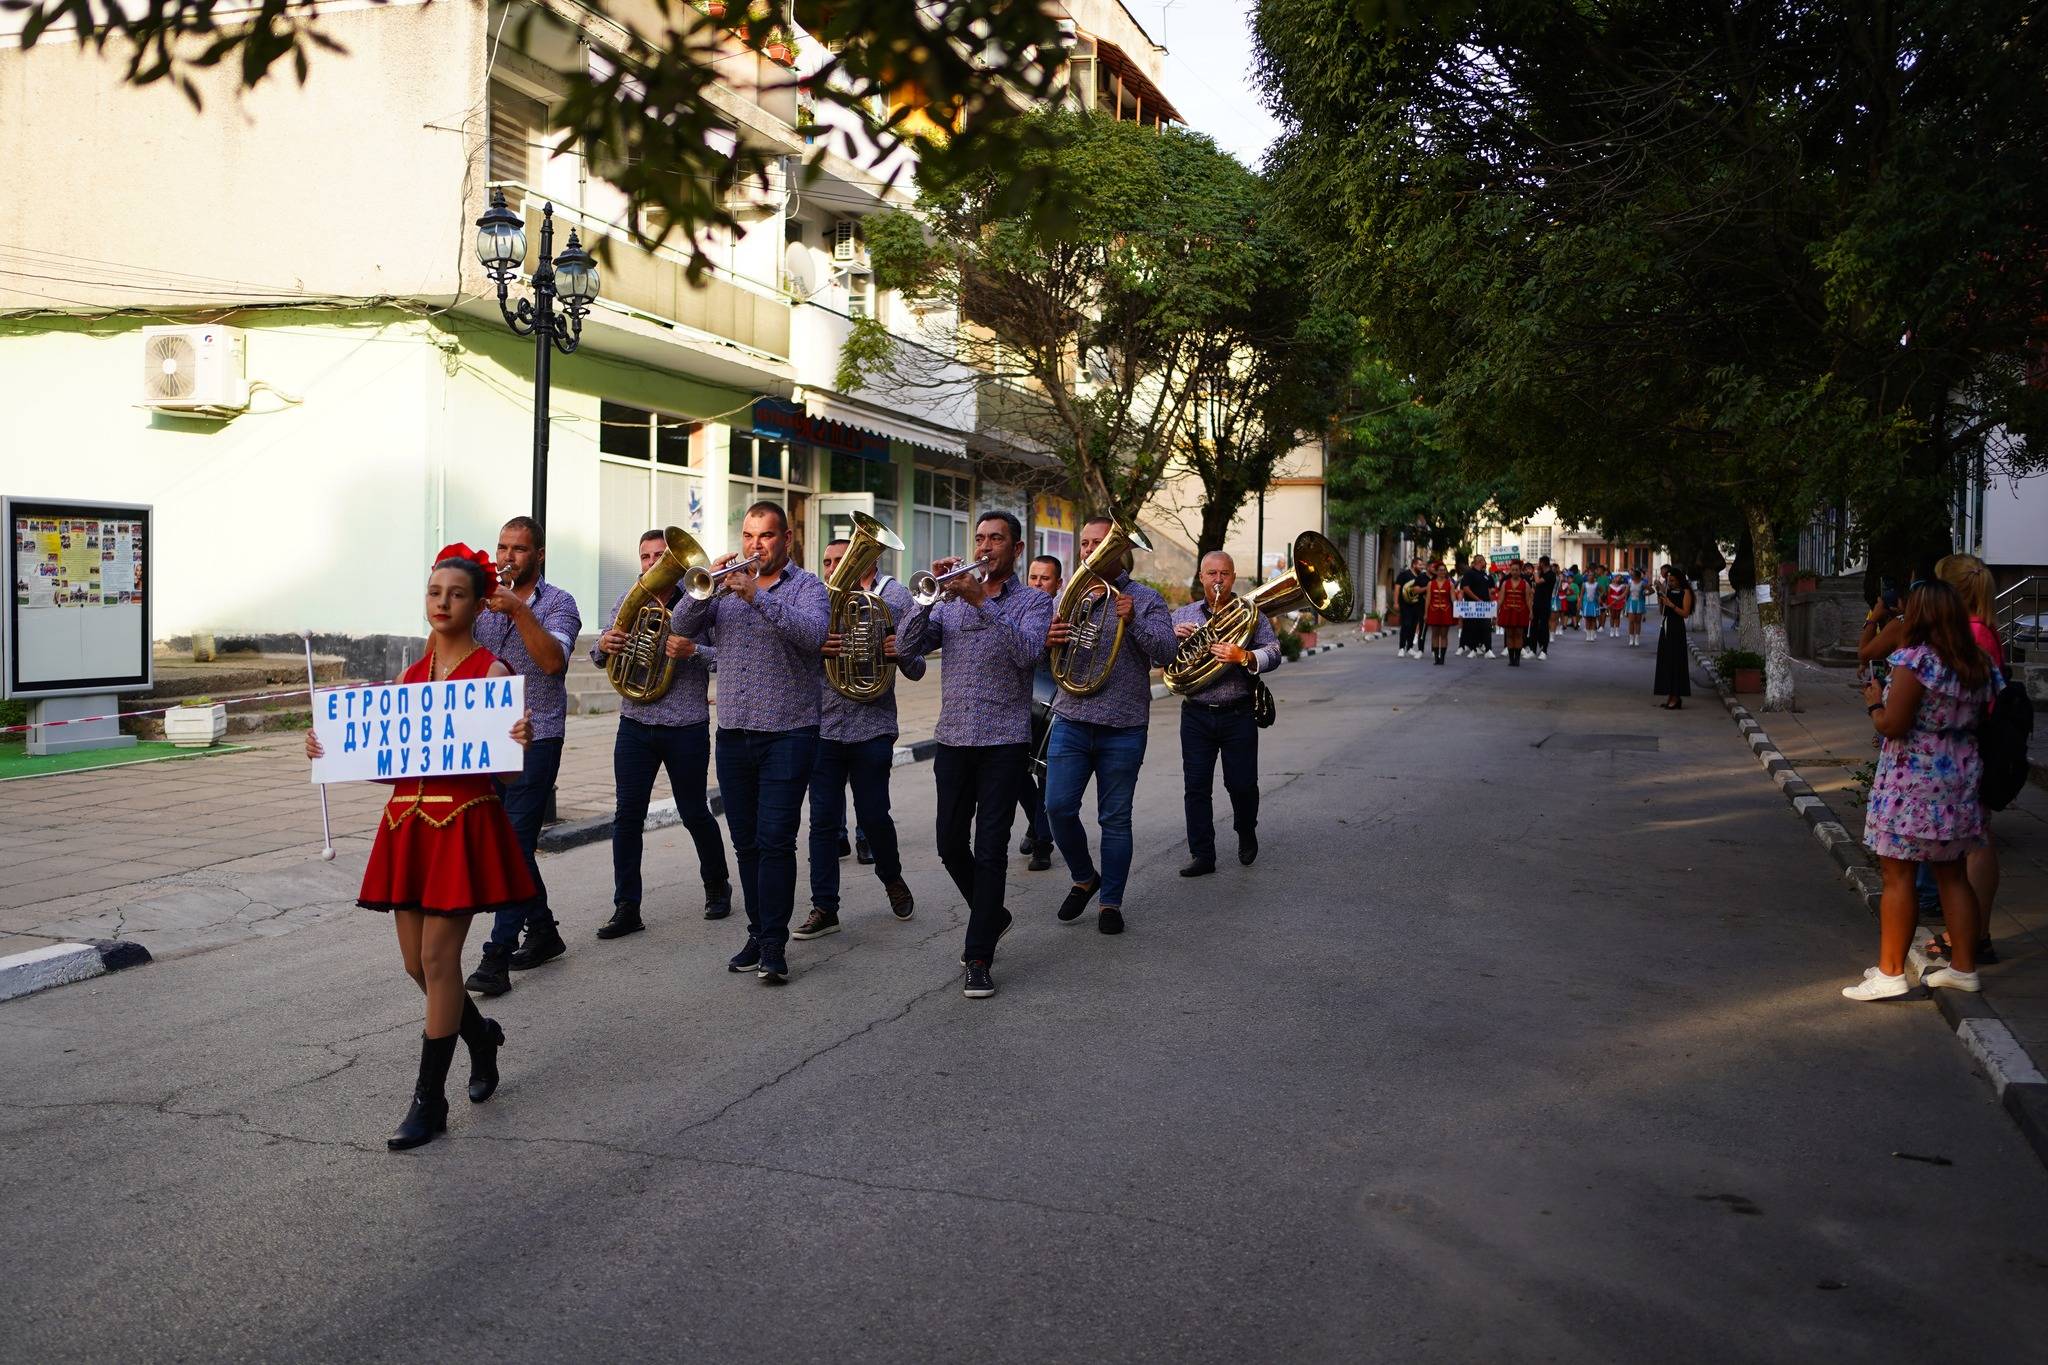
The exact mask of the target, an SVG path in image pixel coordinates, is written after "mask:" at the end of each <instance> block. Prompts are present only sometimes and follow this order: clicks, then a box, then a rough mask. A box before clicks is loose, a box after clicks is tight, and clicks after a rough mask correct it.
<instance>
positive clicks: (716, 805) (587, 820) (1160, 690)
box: [0, 640, 1344, 1000]
mask: <svg viewBox="0 0 2048 1365" xmlns="http://www.w3.org/2000/svg"><path fill="white" fill-rule="evenodd" d="M1342 648H1344V642H1343V641H1342V640H1337V641H1333V642H1331V643H1329V644H1319V645H1316V646H1315V647H1314V648H1313V649H1304V650H1303V651H1302V652H1301V657H1302V658H1304V659H1306V658H1308V657H1309V656H1310V655H1312V654H1326V653H1328V652H1329V651H1330V650H1333V649H1342ZM1172 695H1173V694H1172V693H1171V692H1170V691H1168V690H1167V686H1166V684H1165V683H1153V684H1152V700H1154V701H1164V700H1165V699H1166V698H1168V697H1170V696H1172ZM938 751H939V742H938V741H937V740H936V739H920V740H914V741H912V742H911V743H909V744H899V745H897V746H896V752H895V761H894V762H893V763H892V764H891V766H892V767H897V768H901V767H905V766H907V765H909V764H912V763H929V762H931V760H932V756H933V755H934V754H936V753H938ZM708 801H709V803H710V806H711V814H712V815H713V816H714V817H715V816H720V815H723V814H725V802H724V801H723V799H721V798H720V796H719V794H718V789H717V788H716V787H713V788H712V789H711V791H710V793H709V796H708ZM613 820H614V817H613V816H610V815H591V816H586V817H584V818H583V819H581V820H564V821H561V822H560V823H557V824H553V825H549V826H548V827H547V828H546V829H543V830H542V831H541V832H540V843H539V849H540V851H541V852H542V853H566V852H568V851H569V850H570V849H572V848H581V847H583V846H584V845H585V844H595V843H600V842H603V841H605V840H609V839H610V838H611V837H612V824H613ZM681 821H682V817H681V816H679V815H677V814H676V803H675V798H674V797H668V798H665V799H663V800H660V801H656V802H653V803H651V804H650V805H649V806H648V807H647V823H646V824H645V825H644V826H642V828H644V829H646V830H649V831H652V830H657V829H667V828H668V827H669V826H670V825H674V824H680V823H681ZM6 998H7V997H6V994H5V993H4V991H0V1000H4V999H6Z"/></svg>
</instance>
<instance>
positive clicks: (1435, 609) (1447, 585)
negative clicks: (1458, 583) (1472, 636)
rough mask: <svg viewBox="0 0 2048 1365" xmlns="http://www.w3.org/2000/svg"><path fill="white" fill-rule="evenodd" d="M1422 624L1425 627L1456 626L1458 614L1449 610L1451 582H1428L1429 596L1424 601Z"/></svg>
mask: <svg viewBox="0 0 2048 1365" xmlns="http://www.w3.org/2000/svg"><path fill="white" fill-rule="evenodd" d="M1424 601H1425V602H1426V603H1427V605H1426V606H1425V607H1424V608H1423V616H1422V623H1423V624H1424V625H1426V626H1454V625H1456V624H1458V613H1457V612H1456V611H1454V610H1452V608H1451V580H1450V579H1448V578H1446V579H1443V580H1441V581H1439V580H1437V579H1434V578H1432V579H1430V580H1429V595H1428V596H1427V597H1426V598H1425V599H1424Z"/></svg>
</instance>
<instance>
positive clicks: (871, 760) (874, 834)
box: [811, 735, 903, 915]
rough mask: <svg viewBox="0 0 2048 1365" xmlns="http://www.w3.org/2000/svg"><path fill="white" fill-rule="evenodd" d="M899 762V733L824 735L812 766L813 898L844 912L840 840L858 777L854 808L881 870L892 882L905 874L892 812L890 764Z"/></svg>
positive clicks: (884, 881) (877, 869)
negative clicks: (847, 737)
mask: <svg viewBox="0 0 2048 1365" xmlns="http://www.w3.org/2000/svg"><path fill="white" fill-rule="evenodd" d="M895 765H896V737H895V736H894V735H876V736H875V737H874V738H873V739H863V740H857V741H855V742H853V743H850V744H849V743H846V742H844V741H841V740H836V739H821V740H819V741H818V761H817V762H816V763H815V764H814V765H812V768H811V904H812V905H815V906H817V907H818V908H819V909H820V910H827V911H830V912H831V913H832V914H835V915H836V914H838V913H839V840H840V839H841V838H842V837H843V836H844V834H845V831H846V785H847V782H848V781H849V780H850V781H851V782H852V783H853V813H854V818H855V819H856V820H858V821H859V823H860V830H861V833H862V834H863V835H865V836H866V838H867V841H868V851H869V852H871V853H873V854H874V855H875V875H876V876H877V877H879V878H881V879H882V885H884V886H887V885H888V884H889V883H890V882H893V881H896V880H898V879H899V878H901V877H902V876H903V859H902V858H901V856H899V854H898V853H897V850H896V822H895V821H894V820H893V819H891V818H890V816H889V770H890V769H891V768H893V767H894V766H895Z"/></svg>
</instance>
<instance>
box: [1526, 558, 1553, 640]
mask: <svg viewBox="0 0 2048 1365" xmlns="http://www.w3.org/2000/svg"><path fill="white" fill-rule="evenodd" d="M1533 589H1534V595H1533V597H1532V598H1531V600H1530V603H1529V657H1530V658H1532V659H1547V658H1549V657H1550V614H1551V612H1552V611H1553V610H1555V609H1556V607H1557V566H1556V565H1555V564H1552V563H1551V562H1550V556H1549V555H1542V556H1539V557H1538V558H1537V560H1536V579H1535V583H1534V585H1533Z"/></svg>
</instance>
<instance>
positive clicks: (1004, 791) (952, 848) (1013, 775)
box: [932, 744, 1031, 962]
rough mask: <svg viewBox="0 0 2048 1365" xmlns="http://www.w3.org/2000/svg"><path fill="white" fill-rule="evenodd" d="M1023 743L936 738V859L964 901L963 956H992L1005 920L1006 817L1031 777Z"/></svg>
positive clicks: (1014, 809) (1028, 751) (987, 959)
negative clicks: (971, 742)
mask: <svg viewBox="0 0 2048 1365" xmlns="http://www.w3.org/2000/svg"><path fill="white" fill-rule="evenodd" d="M1030 762H1031V746H1030V745H1028V744H990V745H975V746H972V747H969V746H962V745H952V744H941V745H940V746H939V749H938V753H937V754H935V755H933V758H932V777H933V779H934V780H935V781H936V783H937V785H938V791H939V812H938V844H939V861H940V862H941V863H944V864H945V867H946V874H947V875H948V876H950V877H951V878H952V879H953V885H955V886H957V887H959V888H960V895H961V897H962V898H963V899H964V900H966V902H967V951H966V952H965V953H964V954H962V955H963V956H964V957H966V958H967V960H968V961H970V962H973V961H977V960H979V961H982V962H993V961H995V956H996V939H997V938H998V937H999V936H1001V934H1002V932H1003V926H1004V925H1005V924H1006V923H1007V922H1008V919H1009V916H1008V912H1006V911H1005V910H1004V909H1003V883H1004V878H1005V877H1006V876H1007V875H1008V872H1009V865H1010V822H1011V820H1012V819H1014V818H1015V816H1016V814H1017V794H1018V791H1019V790H1020V789H1021V788H1022V787H1023V786H1024V785H1025V784H1026V783H1027V782H1028V781H1029V780H1030V779H1029V776H1028V773H1027V769H1028V767H1029V765H1030Z"/></svg>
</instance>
